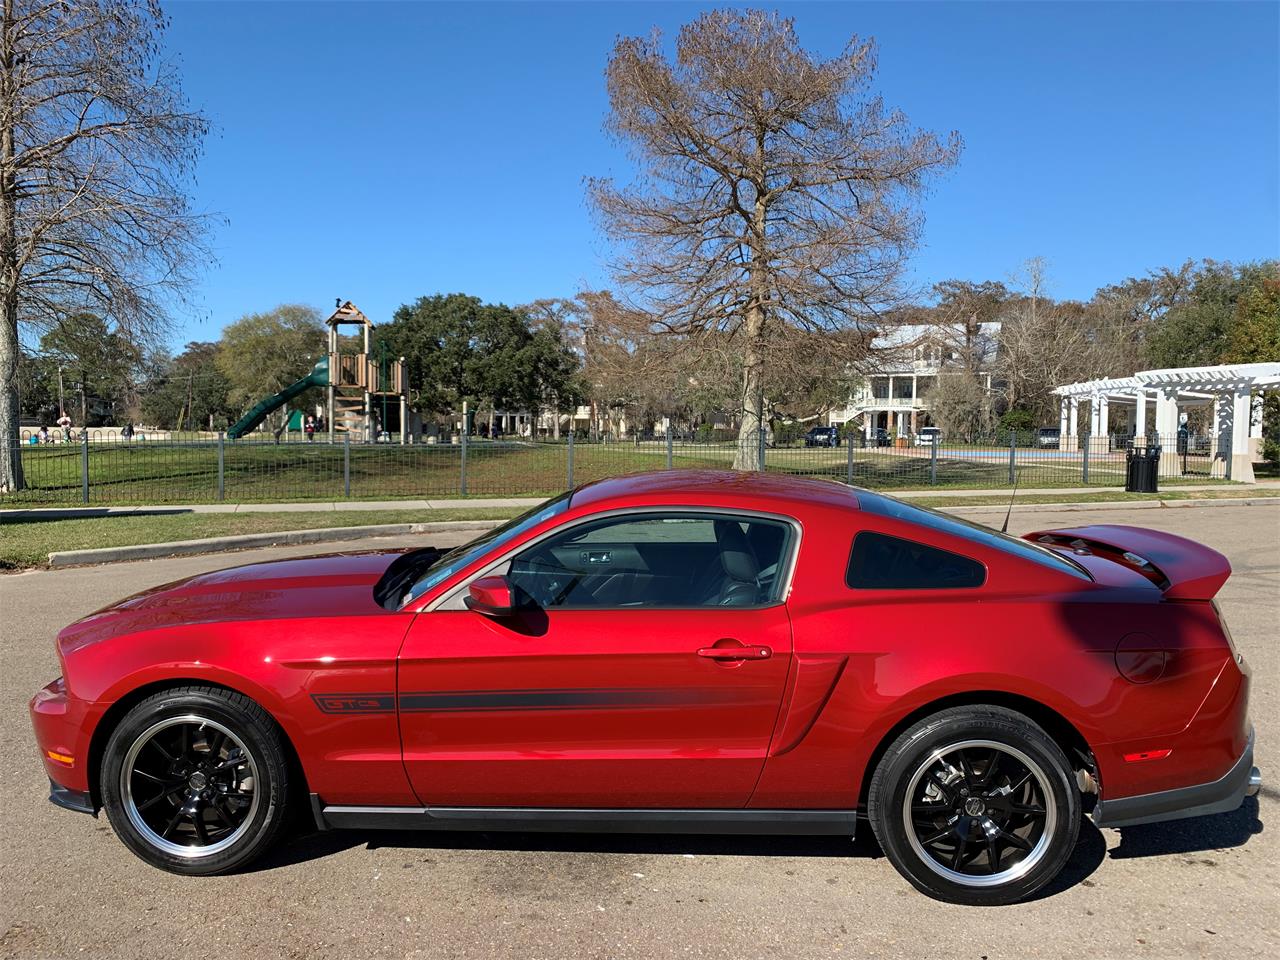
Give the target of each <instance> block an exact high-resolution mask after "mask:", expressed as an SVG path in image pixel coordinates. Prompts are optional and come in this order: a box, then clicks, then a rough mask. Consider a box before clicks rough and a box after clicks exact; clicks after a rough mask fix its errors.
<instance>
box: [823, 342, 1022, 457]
mask: <svg viewBox="0 0 1280 960" xmlns="http://www.w3.org/2000/svg"><path fill="white" fill-rule="evenodd" d="M999 332H1000V324H999V323H981V324H978V325H977V329H976V331H975V333H974V340H973V342H972V343H970V344H966V342H965V339H966V332H965V327H964V325H963V324H954V325H949V326H939V325H937V324H918V323H908V324H900V325H897V326H893V327H889V328H887V329H886V330H885V331H884V332H883V333H881V334H879V335H878V336H877V337H876V338H875V340H873V341H872V344H871V349H872V354H873V356H876V357H877V358H878V361H877V363H876V369H877V372H876V373H874V374H870V375H868V376H866V377H864V378H862V380H861V381H860V382H858V383H857V384H856V385H855V387H854V389H853V393H852V394H851V396H850V397H849V401H848V403H846V404H845V405H844V406H843V407H840V408H838V409H835V410H832V411H831V412H830V413H829V414H827V422H828V423H829V424H831V425H832V426H843V425H844V424H847V423H850V422H852V423H853V424H854V425H855V426H856V427H857V428H858V429H859V430H861V431H862V433H863V435H864V436H866V437H868V438H870V437H871V436H872V431H874V430H876V429H877V428H879V429H882V430H893V431H895V432H896V433H897V434H898V435H900V436H902V435H906V434H914V433H917V432H919V430H920V428H921V427H927V426H930V425H931V424H932V422H933V419H932V417H931V416H930V412H931V409H932V407H931V402H930V398H929V395H930V393H931V392H932V390H933V387H934V385H935V384H936V383H937V382H938V378H939V377H940V376H947V375H948V374H947V373H946V372H945V370H944V368H945V367H946V366H948V365H950V366H953V367H954V365H955V364H956V363H957V362H958V361H960V360H961V358H962V356H963V355H964V353H965V352H966V350H968V351H972V352H973V353H975V354H976V356H977V357H978V358H979V361H980V366H983V367H989V366H990V363H991V360H992V359H993V358H994V357H995V353H996V340H997V337H998V335H999ZM981 377H982V380H983V385H984V386H985V388H986V389H987V391H988V392H990V390H991V373H990V372H983V373H982V374H981Z"/></svg>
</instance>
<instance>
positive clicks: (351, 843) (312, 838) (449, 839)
mask: <svg viewBox="0 0 1280 960" xmlns="http://www.w3.org/2000/svg"><path fill="white" fill-rule="evenodd" d="M1262 830H1263V825H1262V822H1261V820H1259V818H1258V800H1257V798H1256V797H1249V798H1247V799H1246V800H1245V802H1244V805H1243V806H1242V807H1241V808H1240V809H1239V810H1236V811H1235V812H1233V813H1224V814H1218V815H1216V816H1212V817H1196V818H1193V819H1189V820H1175V821H1171V822H1167V823H1156V824H1150V825H1146V826H1139V827H1123V828H1121V829H1120V830H1119V831H1118V832H1119V834H1120V843H1119V844H1118V845H1117V846H1116V847H1115V848H1114V849H1113V850H1112V851H1111V858H1112V859H1117V860H1119V859H1127V858H1132V857H1155V856H1170V855H1178V854H1187V853H1197V852H1204V851H1212V850H1220V849H1224V848H1227V847H1237V846H1242V845H1243V844H1245V843H1247V842H1248V841H1249V839H1250V838H1251V837H1253V836H1254V835H1255V834H1258V833H1261V832H1262ZM355 847H364V848H366V849H368V850H380V849H397V850H476V851H485V850H490V851H517V852H522V853H570V854H572V853H604V854H610V853H612V854H621V855H625V854H645V855H664V854H665V855H670V856H680V855H685V854H690V855H694V856H718V857H805V858H814V859H823V858H842V859H851V860H854V859H857V860H875V859H879V858H881V857H883V856H884V854H883V853H882V852H881V851H880V846H879V844H877V843H876V840H875V837H874V836H873V835H872V833H871V829H870V828H869V827H868V826H867V825H866V824H865V823H864V822H860V823H859V825H858V836H857V837H855V838H853V839H850V838H848V837H786V836H726V835H721V834H609V833H516V832H512V833H506V832H494V833H484V832H479V831H476V832H471V831H434V830H430V831H421V830H331V831H325V832H322V833H321V832H316V831H314V830H311V831H309V832H305V831H300V832H298V833H296V834H294V835H293V836H292V837H291V838H290V840H289V841H288V842H286V843H284V844H282V845H280V846H278V847H276V848H275V849H274V850H273V851H271V852H269V853H268V854H267V855H266V856H264V857H263V858H262V859H261V860H259V861H258V862H256V863H254V864H252V865H251V866H249V867H248V868H246V869H247V872H257V871H259V870H274V869H278V868H281V867H288V866H292V865H294V864H299V863H306V862H308V861H310V860H319V859H323V858H325V857H329V856H333V855H335V854H338V853H341V852H342V851H344V850H350V849H353V848H355ZM1106 858H1107V839H1106V837H1105V836H1104V835H1103V833H1102V831H1100V830H1099V829H1098V828H1097V827H1095V826H1094V825H1093V822H1092V821H1091V820H1089V819H1087V818H1085V819H1084V820H1083V821H1082V822H1081V824H1080V838H1079V840H1077V841H1076V846H1075V849H1074V850H1072V852H1071V856H1070V858H1069V859H1068V860H1067V862H1066V865H1065V866H1063V868H1062V872H1061V873H1059V874H1058V876H1057V877H1055V878H1054V879H1053V880H1052V881H1051V882H1050V883H1049V884H1048V885H1046V886H1045V887H1044V888H1043V889H1042V890H1040V891H1039V892H1037V893H1036V894H1035V895H1034V896H1033V897H1032V898H1031V899H1033V900H1040V899H1044V898H1046V897H1052V896H1055V895H1057V894H1059V893H1062V892H1063V891H1065V890H1069V889H1071V888H1072V887H1075V886H1079V885H1084V886H1086V887H1088V886H1093V881H1092V880H1090V879H1089V878H1090V877H1091V876H1092V875H1093V873H1094V872H1095V871H1096V870H1097V869H1098V867H1099V866H1101V865H1102V862H1103V860H1105V859H1106Z"/></svg>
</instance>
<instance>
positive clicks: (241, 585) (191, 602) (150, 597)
mask: <svg viewBox="0 0 1280 960" xmlns="http://www.w3.org/2000/svg"><path fill="white" fill-rule="evenodd" d="M401 553H402V551H377V552H364V553H335V554H327V555H324V556H317V557H300V558H296V559H291V560H275V561H272V562H269V563H251V564H247V565H245V566H242V567H231V568H229V569H226V570H215V571H213V572H212V573H202V574H199V575H197V576H194V577H189V578H188V579H186V580H178V581H176V582H174V583H168V584H165V585H163V586H159V587H154V588H152V589H151V590H146V591H144V592H142V593H137V594H134V595H133V596H131V597H127V598H126V599H124V600H121V601H119V602H118V603H114V604H111V605H110V606H108V607H104V608H102V609H101V610H98V611H97V612H96V613H91V614H89V616H87V617H84V618H83V619H80V620H77V621H76V622H75V623H73V624H71V625H70V626H68V627H67V628H65V629H64V630H63V631H62V632H61V633H60V634H58V647H59V650H60V651H61V653H62V654H63V655H66V654H69V653H71V652H73V651H74V650H75V649H77V648H78V647H81V646H83V645H84V644H86V643H93V642H96V641H98V640H102V639H105V638H107V637H110V636H116V635H120V634H123V633H136V632H139V631H144V630H159V629H164V628H165V627H172V626H187V625H191V624H197V623H214V622H227V621H233V620H282V619H293V618H299V617H338V616H357V615H364V616H368V615H371V614H379V613H384V612H385V611H384V610H383V609H382V607H380V606H378V604H377V603H375V602H374V599H373V587H374V584H376V583H377V582H378V578H379V577H381V576H382V573H383V571H384V570H386V569H387V567H388V566H390V565H391V563H392V562H393V561H394V560H395V559H396V558H397V557H399V556H400V555H401Z"/></svg>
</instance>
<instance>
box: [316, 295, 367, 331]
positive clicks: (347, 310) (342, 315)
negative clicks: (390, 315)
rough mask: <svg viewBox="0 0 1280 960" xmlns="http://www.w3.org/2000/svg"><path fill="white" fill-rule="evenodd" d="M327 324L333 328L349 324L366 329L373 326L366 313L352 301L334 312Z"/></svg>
mask: <svg viewBox="0 0 1280 960" xmlns="http://www.w3.org/2000/svg"><path fill="white" fill-rule="evenodd" d="M325 323H327V324H328V325H329V326H331V327H338V326H345V325H346V324H349V323H352V324H357V323H358V324H361V325H363V326H366V327H368V326H372V325H373V324H372V323H370V321H369V318H368V317H366V316H365V315H364V312H363V311H361V309H360V308H359V307H357V306H356V305H355V304H354V303H352V302H351V301H350V300H348V301H346V302H345V303H343V304H342V305H341V306H339V307H338V309H336V310H334V311H333V313H332V314H331V315H330V316H329V319H328V320H326V321H325Z"/></svg>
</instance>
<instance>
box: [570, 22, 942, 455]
mask: <svg viewBox="0 0 1280 960" xmlns="http://www.w3.org/2000/svg"><path fill="white" fill-rule="evenodd" d="M874 73H875V50H874V46H873V45H872V43H870V42H865V43H864V42H860V41H858V40H857V39H856V38H854V39H853V40H851V41H850V42H849V44H848V45H847V46H846V47H845V49H844V51H843V52H842V53H841V54H840V55H839V56H837V57H835V58H833V59H831V60H820V59H817V58H815V57H813V56H811V55H810V54H809V53H808V52H807V51H805V50H803V49H802V48H801V47H800V44H799V41H798V40H797V38H796V34H795V30H794V24H793V22H792V21H791V20H790V19H785V18H782V17H779V16H778V15H776V14H769V13H764V12H761V11H757V10H721V11H713V12H709V13H705V14H703V15H702V16H701V17H699V18H698V19H697V20H696V21H694V22H693V23H691V24H688V25H686V26H685V27H684V28H683V29H682V30H681V31H680V35H679V38H678V40H677V44H676V55H675V59H674V61H673V62H672V61H668V60H667V59H666V58H665V57H664V56H663V54H662V52H661V46H660V37H659V36H658V34H657V33H656V32H655V33H654V34H653V35H652V36H650V37H648V38H638V37H630V38H620V39H619V40H618V42H617V45H616V46H615V48H614V50H613V54H612V56H611V58H610V60H609V65H608V69H607V71H606V79H607V84H608V93H609V101H610V107H611V110H610V115H609V118H608V128H609V130H610V131H611V132H612V133H613V134H614V135H615V136H616V137H617V138H618V139H619V140H620V141H622V142H624V143H625V144H627V145H628V146H629V147H630V148H631V149H632V151H633V154H634V156H635V158H636V159H637V161H638V162H639V164H640V165H641V167H642V170H643V175H642V177H641V178H640V179H639V180H638V181H637V182H635V183H634V184H632V185H630V186H623V187H619V186H616V185H615V184H614V183H613V182H612V181H611V180H607V179H596V180H591V181H590V184H589V189H590V195H591V199H592V201H593V203H594V206H595V208H596V210H597V211H598V213H599V215H600V218H601V221H602V224H603V227H604V229H605V230H606V232H607V233H608V234H609V235H610V236H611V237H613V238H614V239H616V240H618V241H621V242H623V243H624V244H625V245H626V247H627V248H628V249H627V253H626V255H625V256H624V257H620V258H619V262H618V263H617V264H616V267H615V273H616V275H617V278H618V281H619V282H620V283H621V285H622V286H623V287H624V288H625V289H626V290H627V291H628V292H630V293H633V294H636V295H639V296H640V297H642V298H643V299H644V301H645V304H646V308H647V309H648V310H649V311H650V312H651V313H652V314H653V317H654V320H655V322H656V324H657V325H658V326H659V327H660V328H661V329H664V330H667V331H672V332H675V333H677V334H681V335H685V336H691V337H696V336H698V335H701V334H706V333H708V332H718V333H726V334H729V335H730V336H732V337H733V338H734V340H735V341H736V344H737V349H738V350H739V351H740V354H741V357H742V380H741V389H740V391H739V396H740V402H741V433H740V438H741V439H743V440H744V441H749V438H750V437H751V436H752V435H753V434H754V433H755V431H756V430H757V428H758V425H759V423H760V420H761V414H762V406H763V398H764V395H765V380H766V367H767V361H768V358H767V355H766V350H765V345H766V344H768V343H770V342H774V343H777V342H786V340H787V337H786V335H785V333H784V332H783V330H784V328H791V329H797V330H804V331H811V332H821V331H833V330H840V329H845V328H848V327H850V326H856V325H857V324H858V323H860V322H861V321H862V320H863V319H864V318H866V317H867V316H868V315H871V314H874V313H875V312H876V311H878V310H879V309H881V308H883V307H884V306H885V305H887V304H891V303H893V302H894V300H895V298H896V297H897V295H898V287H899V280H900V277H901V274H902V270H903V266H904V263H905V261H906V258H907V256H908V255H909V253H910V252H911V251H912V249H913V248H914V246H915V243H916V240H917V238H918V235H919V232H920V227H921V218H920V215H919V213H918V211H917V209H916V207H915V203H914V201H915V200H916V198H917V197H918V196H919V195H920V193H921V192H922V190H923V188H924V185H925V181H926V178H927V177H928V175H929V174H931V173H934V172H936V171H938V170H941V169H943V168H945V167H949V166H951V165H952V164H953V163H955V161H956V158H957V156H958V155H959V151H960V137H959V135H958V134H956V133H952V134H951V135H950V137H949V138H947V139H946V140H940V139H939V138H938V137H937V136H935V135H934V134H932V133H927V132H923V131H918V130H915V129H913V128H911V127H910V125H909V124H908V122H907V119H906V117H904V116H903V115H902V114H901V113H899V112H897V111H893V110H887V109H886V108H885V106H884V104H883V103H882V101H881V100H880V98H879V97H876V96H873V95H872V94H871V93H870V92H869V88H870V84H871V80H872V78H873V76H874ZM850 359H851V360H852V359H856V358H852V357H851V358H850ZM749 447H750V443H749V442H747V443H743V444H740V448H742V449H740V450H739V455H738V457H737V459H736V460H735V466H737V467H739V468H742V467H744V466H746V465H747V464H748V463H749V462H750V451H749V449H747V448H749Z"/></svg>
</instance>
